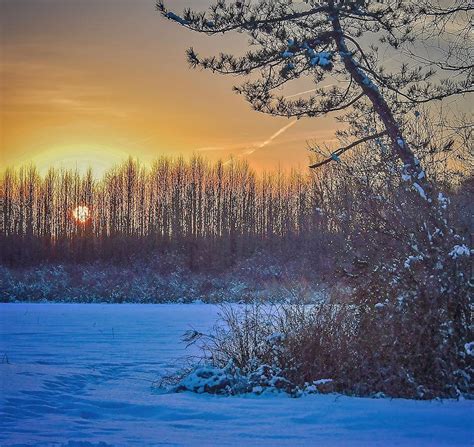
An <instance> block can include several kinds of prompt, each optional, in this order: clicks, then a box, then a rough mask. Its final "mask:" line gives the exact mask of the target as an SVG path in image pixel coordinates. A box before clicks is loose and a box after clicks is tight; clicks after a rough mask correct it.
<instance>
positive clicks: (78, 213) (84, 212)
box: [72, 205, 91, 224]
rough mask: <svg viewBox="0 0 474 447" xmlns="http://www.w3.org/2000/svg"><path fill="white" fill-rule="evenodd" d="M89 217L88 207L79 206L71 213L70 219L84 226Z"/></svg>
mask: <svg viewBox="0 0 474 447" xmlns="http://www.w3.org/2000/svg"><path fill="white" fill-rule="evenodd" d="M90 215H91V213H90V210H89V207H88V206H85V205H80V206H78V207H76V208H74V209H73V211H72V217H74V219H75V220H76V221H77V222H79V223H81V224H85V223H86V222H87V221H88V220H89V218H90Z"/></svg>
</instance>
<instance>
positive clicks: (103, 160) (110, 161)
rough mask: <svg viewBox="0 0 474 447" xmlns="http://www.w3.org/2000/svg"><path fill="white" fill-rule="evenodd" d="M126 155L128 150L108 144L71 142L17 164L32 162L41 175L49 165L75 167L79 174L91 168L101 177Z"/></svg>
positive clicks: (41, 152)
mask: <svg viewBox="0 0 474 447" xmlns="http://www.w3.org/2000/svg"><path fill="white" fill-rule="evenodd" d="M128 157H129V153H128V152H126V151H124V150H121V149H118V148H114V147H110V146H96V145H88V144H71V145H61V146H53V147H50V148H48V149H46V150H43V151H39V152H38V153H36V154H34V155H32V156H29V157H28V158H27V159H25V160H20V163H19V164H22V163H23V164H25V163H26V162H27V163H32V164H34V165H35V166H36V167H37V168H38V170H39V172H40V174H42V175H43V174H45V173H46V172H47V171H48V169H49V168H51V167H52V168H57V169H62V168H64V169H77V171H78V172H79V173H80V174H84V173H85V172H86V171H87V170H88V169H89V168H91V169H92V172H93V174H94V176H96V177H101V176H102V175H103V174H104V172H106V171H107V170H108V169H110V168H112V167H114V166H116V165H117V164H119V163H121V162H123V161H124V160H126V159H127V158H128ZM145 161H146V160H145Z"/></svg>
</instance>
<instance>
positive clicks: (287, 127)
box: [244, 120, 298, 155]
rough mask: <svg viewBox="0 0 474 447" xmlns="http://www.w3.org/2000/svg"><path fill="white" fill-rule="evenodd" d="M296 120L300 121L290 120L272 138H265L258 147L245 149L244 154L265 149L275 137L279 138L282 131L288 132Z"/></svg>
mask: <svg viewBox="0 0 474 447" xmlns="http://www.w3.org/2000/svg"><path fill="white" fill-rule="evenodd" d="M296 121H298V120H293V121H290V122H289V123H288V124H287V125H285V126H283V127H282V128H281V129H279V130H277V131H276V132H275V133H274V134H273V135H272V136H271V137H270V138H268V139H267V140H265V141H264V142H263V143H260V144H259V145H257V146H256V147H254V148H252V149H249V150H247V151H245V152H244V155H250V154H253V153H254V152H255V151H256V150H258V149H263V148H264V147H265V146H268V145H269V144H270V143H271V142H272V141H273V140H274V139H275V138H278V137H279V136H280V135H281V134H282V133H284V132H286V131H287V130H288V129H289V128H290V127H292V126H293V125H294V124H295V123H296Z"/></svg>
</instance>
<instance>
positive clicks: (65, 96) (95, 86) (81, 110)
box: [0, 0, 335, 177]
mask: <svg viewBox="0 0 474 447" xmlns="http://www.w3.org/2000/svg"><path fill="white" fill-rule="evenodd" d="M154 3H155V2H154V1H148V0H120V1H116V2H114V6H113V8H111V7H110V2H108V1H106V0H95V1H81V2H65V1H63V0H51V1H48V2H47V3H46V4H45V3H43V2H37V1H36V0H21V1H11V2H2V3H1V4H0V28H2V30H3V32H2V40H1V48H0V50H1V53H2V64H1V65H0V77H1V79H2V81H3V82H2V83H1V84H2V85H1V86H0V103H1V104H0V123H1V125H2V131H1V133H2V138H1V139H0V165H2V166H12V165H15V166H19V165H22V164H28V163H33V164H35V165H37V166H38V167H39V168H40V171H41V172H42V173H45V172H46V171H47V168H48V167H49V166H50V165H54V166H55V167H64V168H73V169H74V168H75V167H76V166H77V168H78V170H79V171H81V172H84V170H85V167H86V166H92V168H93V173H94V175H95V176H96V177H99V176H100V175H101V174H102V173H103V171H104V170H106V169H108V168H110V167H111V166H113V165H115V164H117V163H118V162H120V161H122V160H123V159H126V158H127V157H128V156H129V155H131V156H132V157H134V158H138V159H140V160H141V161H143V162H144V163H149V162H150V161H152V160H154V159H156V158H159V157H160V156H163V155H171V156H178V155H183V156H185V157H188V156H191V155H192V154H193V153H199V154H201V155H203V156H205V157H206V158H209V159H211V160H217V159H222V160H224V161H225V160H227V159H229V157H230V156H234V157H238V158H245V159H247V160H248V161H249V162H250V163H251V165H252V166H253V167H254V168H257V169H260V168H262V169H273V168H277V167H278V166H281V167H283V168H284V167H290V166H294V167H296V166H301V167H302V166H305V165H306V164H307V162H308V152H307V150H306V141H307V140H310V139H315V138H317V139H318V140H319V139H322V140H325V141H327V140H329V139H331V138H333V137H334V136H333V131H334V128H335V124H334V123H333V122H332V119H331V118H328V119H322V120H318V121H317V122H316V121H314V120H300V121H299V122H298V123H296V124H295V125H291V126H290V127H291V128H290V127H288V128H287V130H286V131H285V132H284V133H280V134H278V135H277V136H276V137H274V135H275V134H276V133H278V132H279V131H280V130H281V129H282V128H285V126H287V125H288V124H289V121H288V119H286V118H281V117H280V118H275V117H270V116H267V115H264V114H256V113H255V112H254V111H252V110H251V108H250V107H249V105H248V104H246V103H245V101H244V100H243V98H241V97H239V96H237V95H233V94H232V86H233V85H234V84H235V83H236V82H238V80H236V79H232V78H226V77H221V76H212V75H210V74H209V73H204V72H200V71H195V70H192V69H190V68H189V67H188V64H187V63H186V56H185V50H186V48H187V47H188V46H190V45H195V46H196V48H197V49H199V50H200V51H202V52H203V54H212V53H214V52H216V51H219V50H221V49H222V48H221V47H222V43H220V44H219V43H218V42H215V41H213V40H212V39H208V38H207V37H205V36H197V35H193V34H192V33H188V32H183V30H180V29H177V28H176V27H175V26H174V25H173V24H172V23H169V22H168V21H165V20H161V19H160V17H159V15H158V14H157V13H156V11H155V8H154ZM209 3H210V2H209V1H208V0H194V1H192V2H189V1H182V0H176V1H173V5H174V7H176V8H178V9H179V8H182V7H185V6H190V5H191V4H192V6H193V7H196V8H202V9H204V8H206V6H208V5H209ZM46 5H47V6H46ZM227 40H228V42H227V43H226V44H225V46H226V47H227V49H229V48H235V49H237V50H239V49H240V50H242V51H245V49H246V46H247V42H246V39H244V38H242V36H238V35H236V36H231V38H230V39H227ZM118 49H120V50H118ZM240 50H239V51H240ZM308 82H309V81H308ZM309 87H311V83H309V84H308V86H307V88H305V81H304V80H302V84H299V85H298V86H295V88H294V89H293V90H291V91H288V94H295V95H297V94H298V93H299V92H300V93H301V94H303V95H304V94H306V92H305V90H308V88H309Z"/></svg>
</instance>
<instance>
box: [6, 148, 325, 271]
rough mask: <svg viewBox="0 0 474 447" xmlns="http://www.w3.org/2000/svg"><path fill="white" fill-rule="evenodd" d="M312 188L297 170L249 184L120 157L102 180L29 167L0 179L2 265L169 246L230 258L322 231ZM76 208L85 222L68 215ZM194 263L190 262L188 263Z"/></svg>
mask: <svg viewBox="0 0 474 447" xmlns="http://www.w3.org/2000/svg"><path fill="white" fill-rule="evenodd" d="M317 186H318V184H317V182H315V177H314V176H312V175H310V173H304V174H303V173H302V172H298V171H295V170H293V171H291V172H286V173H285V172H283V171H276V172H272V173H262V174H259V175H257V174H256V173H255V172H254V171H253V170H252V169H251V168H250V167H249V165H248V164H247V163H246V162H244V161H241V160H231V161H230V162H227V163H224V162H222V161H218V162H215V163H210V162H209V161H207V160H204V159H203V158H200V157H198V156H194V157H192V158H190V159H189V160H185V159H184V158H165V157H163V158H160V159H159V160H156V161H155V162H154V163H153V164H152V165H151V166H145V165H141V164H140V163H139V162H138V161H136V160H133V159H132V158H129V159H128V160H127V161H125V162H124V163H123V164H121V165H119V166H117V167H115V168H113V169H111V170H109V171H108V172H106V173H105V174H104V176H103V177H102V178H101V179H96V178H94V176H93V174H92V171H91V170H89V171H87V172H86V173H85V174H80V173H79V172H78V171H75V170H66V169H54V168H51V169H49V171H48V172H47V173H46V174H45V175H43V176H42V175H40V174H39V172H38V170H37V168H36V167H35V166H33V165H30V166H24V167H20V168H17V169H12V168H9V169H7V170H6V171H5V172H4V174H3V176H2V178H1V200H2V207H1V209H2V218H1V235H2V245H3V250H2V253H3V255H2V257H3V260H4V261H13V262H14V261H20V262H24V261H25V260H29V259H30V260H31V259H33V258H35V259H37V258H41V259H48V258H61V257H64V256H72V257H79V258H85V259H88V258H90V257H95V256H98V255H100V256H114V255H116V256H119V257H120V256H121V255H124V254H125V255H127V254H130V253H133V252H136V251H137V252H140V251H142V250H143V249H154V248H159V247H166V248H169V247H170V246H175V247H184V248H185V249H186V250H187V251H193V250H194V251H196V250H198V249H199V247H196V243H197V242H198V241H199V242H200V243H202V244H204V245H207V246H210V245H213V244H219V242H220V243H223V241H225V243H226V244H227V245H228V251H229V253H230V254H231V255H233V254H235V253H236V252H237V251H238V250H239V247H241V246H242V245H245V244H243V243H242V241H246V243H247V244H249V245H251V244H252V242H251V241H258V240H260V241H264V240H274V239H282V238H291V237H298V236H299V235H301V234H303V233H304V234H306V233H308V232H311V230H313V229H315V228H316V227H318V229H320V228H321V225H322V219H321V216H320V214H319V212H318V207H317V205H316V203H317V201H318V195H319V196H320V195H321V192H320V191H319V190H318V187H317ZM78 207H85V208H82V210H84V211H83V212H84V213H86V214H84V215H81V216H79V217H80V218H79V219H78V218H77V216H75V215H74V213H75V210H77V209H78ZM192 257H194V254H193V255H192Z"/></svg>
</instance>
